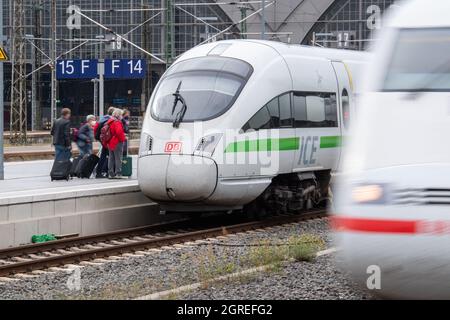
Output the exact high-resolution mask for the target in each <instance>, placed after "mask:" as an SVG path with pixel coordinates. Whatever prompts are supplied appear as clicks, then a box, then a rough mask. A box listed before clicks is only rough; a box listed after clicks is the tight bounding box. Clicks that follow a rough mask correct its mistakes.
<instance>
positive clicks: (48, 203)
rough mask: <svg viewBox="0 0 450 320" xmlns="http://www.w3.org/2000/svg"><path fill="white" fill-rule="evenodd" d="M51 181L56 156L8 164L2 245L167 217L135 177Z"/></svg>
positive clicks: (0, 219)
mask: <svg viewBox="0 0 450 320" xmlns="http://www.w3.org/2000/svg"><path fill="white" fill-rule="evenodd" d="M132 158H133V175H132V176H131V177H130V178H128V179H121V180H109V179H94V178H91V179H78V178H74V179H71V180H69V181H65V180H62V181H53V182H52V181H51V180H50V175H49V174H50V170H51V166H52V163H53V161H52V160H37V161H23V162H7V163H5V180H3V181H0V248H5V247H8V246H16V245H21V244H27V243H30V241H31V236H32V235H35V234H46V233H52V234H55V235H67V234H78V235H90V234H95V233H100V232H108V231H113V230H118V229H124V228H131V227H136V226H142V225H147V224H151V223H155V222H159V221H163V220H164V219H165V217H164V216H161V215H159V214H158V212H159V208H158V206H157V205H156V204H155V203H153V202H151V201H150V200H149V199H148V198H147V197H145V196H144V195H143V194H142V193H141V191H140V189H139V186H138V182H137V180H136V168H137V157H136V156H133V157H132Z"/></svg>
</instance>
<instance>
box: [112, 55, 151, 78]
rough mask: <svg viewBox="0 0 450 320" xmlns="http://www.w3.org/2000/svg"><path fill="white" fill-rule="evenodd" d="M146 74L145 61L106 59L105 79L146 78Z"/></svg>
mask: <svg viewBox="0 0 450 320" xmlns="http://www.w3.org/2000/svg"><path fill="white" fill-rule="evenodd" d="M145 72H146V64H145V60H144V59H105V78H109V79H116V78H125V79H134V78H144V77H145Z"/></svg>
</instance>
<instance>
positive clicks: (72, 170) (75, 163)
mask: <svg viewBox="0 0 450 320" xmlns="http://www.w3.org/2000/svg"><path fill="white" fill-rule="evenodd" d="M82 158H83V157H82V156H78V157H75V158H73V162H72V167H71V168H70V176H71V177H75V176H76V175H77V167H78V164H79V163H80V160H81V159H82Z"/></svg>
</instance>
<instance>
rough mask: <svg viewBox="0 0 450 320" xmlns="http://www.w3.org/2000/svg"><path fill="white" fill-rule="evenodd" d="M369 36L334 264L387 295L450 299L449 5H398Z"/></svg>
mask: <svg viewBox="0 0 450 320" xmlns="http://www.w3.org/2000/svg"><path fill="white" fill-rule="evenodd" d="M398 4H399V8H395V9H392V11H391V12H390V13H389V14H388V16H386V17H385V22H386V24H385V26H384V29H383V30H382V31H381V33H380V34H379V35H378V36H377V37H376V38H379V41H378V42H377V44H376V45H377V46H376V48H377V49H376V50H375V56H374V60H373V61H372V63H371V65H370V67H369V70H368V72H367V75H368V77H367V78H368V82H367V88H366V89H367V92H365V93H364V94H363V95H362V97H361V103H360V109H358V120H357V122H356V124H355V126H354V127H352V129H351V141H350V142H349V145H348V146H347V147H348V148H347V150H346V152H347V153H346V154H345V155H344V159H343V160H344V162H345V166H344V172H345V174H344V175H343V177H342V178H341V179H340V180H339V181H338V184H337V192H336V193H335V200H334V208H333V211H334V216H333V219H332V220H333V226H334V229H335V236H336V240H337V245H338V246H339V247H340V248H341V249H342V252H341V256H340V258H341V259H343V263H344V267H345V268H346V269H348V270H350V271H351V273H352V275H353V276H354V278H355V279H356V280H357V281H358V282H359V283H361V285H363V286H366V285H368V286H369V288H371V289H373V292H374V293H375V294H379V295H381V296H383V297H388V298H444V299H449V298H450V18H449V12H450V1H448V0H433V1H426V0H414V1H409V2H406V1H405V2H403V3H398Z"/></svg>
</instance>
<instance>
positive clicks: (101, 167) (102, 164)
mask: <svg viewBox="0 0 450 320" xmlns="http://www.w3.org/2000/svg"><path fill="white" fill-rule="evenodd" d="M114 109H115V108H114V107H109V108H108V111H107V114H105V115H104V116H102V117H101V118H100V120H99V121H98V122H97V123H96V125H95V126H94V135H95V139H96V140H97V141H100V131H101V130H102V127H103V125H104V124H105V123H106V122H107V121H108V120H109V118H111V116H112V114H113V112H114ZM101 148H102V151H101V152H100V159H99V161H98V164H97V170H96V175H95V177H96V178H97V179H98V178H107V177H108V155H109V150H108V146H103V145H102V146H101Z"/></svg>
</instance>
